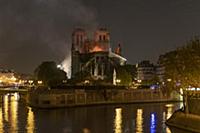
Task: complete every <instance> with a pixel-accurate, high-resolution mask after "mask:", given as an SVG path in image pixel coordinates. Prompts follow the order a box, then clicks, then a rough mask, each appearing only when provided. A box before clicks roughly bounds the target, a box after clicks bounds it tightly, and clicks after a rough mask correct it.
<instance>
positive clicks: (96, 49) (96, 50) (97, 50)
mask: <svg viewBox="0 0 200 133" xmlns="http://www.w3.org/2000/svg"><path fill="white" fill-rule="evenodd" d="M91 51H92V52H99V51H104V50H103V49H102V48H101V47H99V46H95V47H94V48H93V49H92V50H91Z"/></svg>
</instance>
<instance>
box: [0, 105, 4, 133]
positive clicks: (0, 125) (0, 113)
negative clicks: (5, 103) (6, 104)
mask: <svg viewBox="0 0 200 133" xmlns="http://www.w3.org/2000/svg"><path fill="white" fill-rule="evenodd" d="M2 116H3V114H2V108H0V132H1V133H3V117H2Z"/></svg>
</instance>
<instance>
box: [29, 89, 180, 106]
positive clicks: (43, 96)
mask: <svg viewBox="0 0 200 133" xmlns="http://www.w3.org/2000/svg"><path fill="white" fill-rule="evenodd" d="M173 100H176V99H173V98H171V97H168V96H166V95H163V93H162V92H161V91H160V90H150V89H143V90H142V89H141V90H129V89H120V90H116V89H105V90H85V89H78V90H60V89H52V90H48V89H45V90H31V91H29V92H28V95H27V103H28V104H29V105H30V106H33V107H39V108H54V107H70V106H81V105H97V104H114V103H137V102H162V101H173Z"/></svg>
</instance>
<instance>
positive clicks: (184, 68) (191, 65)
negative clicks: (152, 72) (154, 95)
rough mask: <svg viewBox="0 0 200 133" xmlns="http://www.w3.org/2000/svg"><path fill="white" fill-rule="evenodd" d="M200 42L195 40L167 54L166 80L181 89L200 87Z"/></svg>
mask: <svg viewBox="0 0 200 133" xmlns="http://www.w3.org/2000/svg"><path fill="white" fill-rule="evenodd" d="M199 51H200V41H199V39H198V38H195V39H193V40H191V41H189V42H188V43H187V44H186V45H185V46H183V47H181V48H178V49H176V50H175V51H173V52H171V53H170V54H167V56H166V60H165V70H166V80H167V79H171V81H173V83H174V84H173V85H174V86H176V85H179V86H180V87H181V88H188V87H189V86H191V87H195V88H197V87H200V52H199Z"/></svg>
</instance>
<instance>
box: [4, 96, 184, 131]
mask: <svg viewBox="0 0 200 133" xmlns="http://www.w3.org/2000/svg"><path fill="white" fill-rule="evenodd" d="M181 106H182V105H181V103H149V104H122V105H100V106H87V107H73V108H60V109H32V108H30V107H27V106H26V105H25V104H24V103H23V102H20V101H19V96H18V95H17V93H15V94H12V95H5V96H4V98H3V101H2V103H1V106H0V133H24V132H27V133H171V131H170V129H169V128H167V127H166V125H165V121H166V119H167V118H169V117H170V116H171V115H172V113H173V111H175V110H176V109H179V108H180V107H181Z"/></svg>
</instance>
